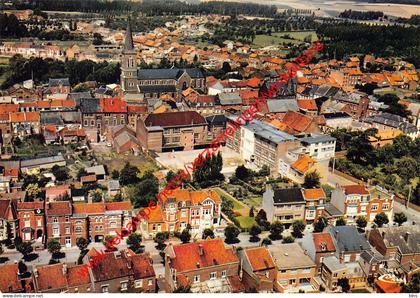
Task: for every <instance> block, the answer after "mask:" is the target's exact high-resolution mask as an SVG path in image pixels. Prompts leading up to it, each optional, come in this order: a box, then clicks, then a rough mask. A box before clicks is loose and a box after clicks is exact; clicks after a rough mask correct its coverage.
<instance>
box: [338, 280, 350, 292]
mask: <svg viewBox="0 0 420 298" xmlns="http://www.w3.org/2000/svg"><path fill="white" fill-rule="evenodd" d="M337 286H339V287H341V290H342V291H343V293H348V292H349V291H350V284H349V280H348V279H347V278H346V277H344V278H339V279H338V280H337Z"/></svg>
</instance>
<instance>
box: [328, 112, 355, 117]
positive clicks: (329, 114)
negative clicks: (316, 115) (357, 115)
mask: <svg viewBox="0 0 420 298" xmlns="http://www.w3.org/2000/svg"><path fill="white" fill-rule="evenodd" d="M322 116H324V118H325V119H335V118H351V116H350V115H349V114H347V113H344V112H336V113H325V114H322Z"/></svg>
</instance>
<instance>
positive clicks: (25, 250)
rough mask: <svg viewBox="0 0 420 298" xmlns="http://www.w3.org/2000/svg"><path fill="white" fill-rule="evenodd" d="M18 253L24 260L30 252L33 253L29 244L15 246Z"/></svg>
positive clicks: (23, 243)
mask: <svg viewBox="0 0 420 298" xmlns="http://www.w3.org/2000/svg"><path fill="white" fill-rule="evenodd" d="M16 249H17V251H18V252H20V253H21V254H22V255H23V257H24V258H26V257H27V256H28V255H29V254H30V253H31V252H33V251H34V248H33V247H32V245H31V243H30V242H22V243H21V244H19V245H18V246H16Z"/></svg>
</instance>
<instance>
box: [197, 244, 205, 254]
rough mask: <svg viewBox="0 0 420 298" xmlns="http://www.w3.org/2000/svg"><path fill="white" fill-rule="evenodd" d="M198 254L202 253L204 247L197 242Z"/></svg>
mask: <svg viewBox="0 0 420 298" xmlns="http://www.w3.org/2000/svg"><path fill="white" fill-rule="evenodd" d="M198 254H199V255H200V256H202V255H204V248H203V245H202V244H199V245H198Z"/></svg>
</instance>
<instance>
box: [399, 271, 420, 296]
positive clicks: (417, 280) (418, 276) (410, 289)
mask: <svg viewBox="0 0 420 298" xmlns="http://www.w3.org/2000/svg"><path fill="white" fill-rule="evenodd" d="M401 292H402V293H416V294H417V293H419V292H420V273H415V274H414V275H413V276H412V278H411V281H410V282H409V283H406V284H404V285H403V286H402V289H401Z"/></svg>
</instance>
